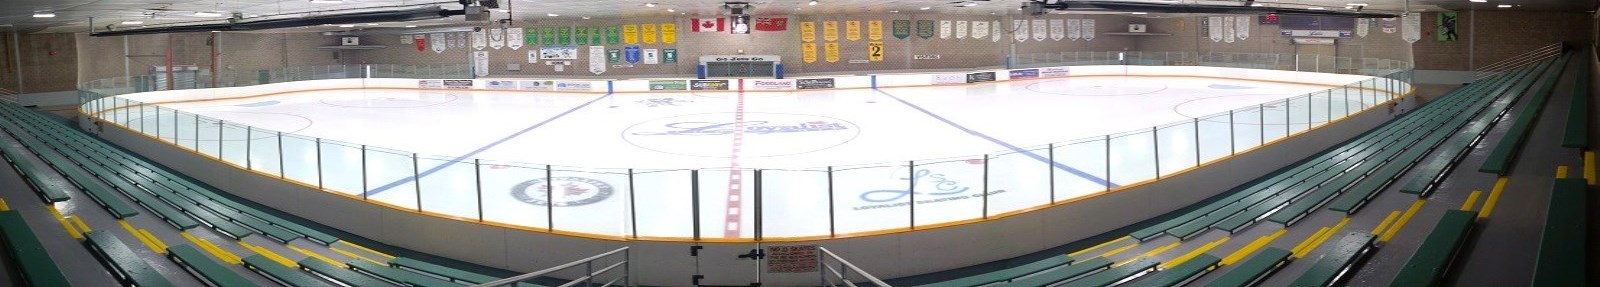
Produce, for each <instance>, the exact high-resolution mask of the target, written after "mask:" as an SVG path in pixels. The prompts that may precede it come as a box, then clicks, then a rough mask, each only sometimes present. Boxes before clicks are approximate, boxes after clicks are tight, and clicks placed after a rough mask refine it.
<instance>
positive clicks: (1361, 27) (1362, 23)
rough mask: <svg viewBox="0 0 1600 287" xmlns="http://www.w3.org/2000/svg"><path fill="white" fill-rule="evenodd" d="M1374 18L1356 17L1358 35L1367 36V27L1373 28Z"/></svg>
mask: <svg viewBox="0 0 1600 287" xmlns="http://www.w3.org/2000/svg"><path fill="white" fill-rule="evenodd" d="M1371 25H1372V19H1367V18H1356V36H1360V37H1366V36H1367V29H1371V27H1369V26H1371Z"/></svg>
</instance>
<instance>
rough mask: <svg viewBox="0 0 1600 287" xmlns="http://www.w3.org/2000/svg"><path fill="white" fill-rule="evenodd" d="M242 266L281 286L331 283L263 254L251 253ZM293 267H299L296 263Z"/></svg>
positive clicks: (318, 286)
mask: <svg viewBox="0 0 1600 287" xmlns="http://www.w3.org/2000/svg"><path fill="white" fill-rule="evenodd" d="M244 267H245V268H249V269H250V270H251V271H255V272H256V274H261V276H264V277H267V279H272V281H273V282H277V283H278V284H280V285H283V286H291V287H332V286H333V284H328V283H327V282H323V281H322V280H320V279H317V278H316V277H312V275H311V274H307V273H304V272H300V271H299V270H296V269H294V268H291V267H290V266H283V264H278V262H275V261H272V259H268V258H267V256H265V255H259V254H258V255H251V256H250V257H245V258H244ZM294 267H299V265H296V266H294Z"/></svg>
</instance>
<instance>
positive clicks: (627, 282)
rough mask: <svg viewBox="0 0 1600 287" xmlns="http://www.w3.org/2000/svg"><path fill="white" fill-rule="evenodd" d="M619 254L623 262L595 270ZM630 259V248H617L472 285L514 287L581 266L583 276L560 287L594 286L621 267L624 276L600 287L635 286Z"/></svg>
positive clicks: (480, 286)
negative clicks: (597, 281)
mask: <svg viewBox="0 0 1600 287" xmlns="http://www.w3.org/2000/svg"><path fill="white" fill-rule="evenodd" d="M618 253H621V254H622V260H621V261H618V262H616V263H612V264H611V265H606V266H605V268H600V269H599V270H595V269H594V263H595V261H598V260H600V259H604V258H606V257H609V256H611V255H616V254H618ZM630 259H632V255H630V254H629V252H628V247H623V248H617V249H616V250H611V251H608V252H606V253H600V254H599V255H595V256H589V258H584V259H578V260H577V261H572V262H569V263H567V264H561V265H558V266H556V267H550V268H545V269H544V270H539V271H534V272H533V273H528V274H522V275H517V276H512V277H509V278H506V279H500V280H495V281H493V282H488V283H483V284H478V285H472V286H476V287H487V286H513V285H516V284H517V283H521V282H522V281H526V280H530V279H534V278H538V277H539V276H544V275H545V274H550V273H552V272H556V271H561V270H566V269H568V268H573V267H577V266H580V265H581V266H583V276H580V277H578V278H573V279H572V281H569V282H567V283H566V284H561V285H560V286H559V287H567V286H574V285H577V284H583V286H594V282H595V277H597V276H599V275H602V274H606V273H607V272H610V271H612V270H617V268H619V267H620V268H621V269H622V271H620V272H622V274H621V275H620V276H617V278H613V279H611V280H610V281H606V282H605V284H602V285H600V286H613V285H614V284H617V283H619V282H620V283H621V286H633V284H632V282H631V281H632V280H631V279H632V277H629V276H628V274H629V273H630V272H628V260H630Z"/></svg>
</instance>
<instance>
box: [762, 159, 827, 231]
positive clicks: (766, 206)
mask: <svg viewBox="0 0 1600 287" xmlns="http://www.w3.org/2000/svg"><path fill="white" fill-rule="evenodd" d="M828 192H829V189H828V172H827V171H826V170H775V169H768V170H762V171H761V214H762V218H761V220H762V223H761V226H762V231H761V234H762V237H764V238H774V237H778V238H781V237H802V236H816V235H827V234H829V223H830V222H829V221H830V219H832V218H833V217H834V216H835V214H834V213H832V212H827V211H828V210H829V209H828V202H829V201H828V198H829V197H830V194H829V193H828ZM818 211H824V212H818Z"/></svg>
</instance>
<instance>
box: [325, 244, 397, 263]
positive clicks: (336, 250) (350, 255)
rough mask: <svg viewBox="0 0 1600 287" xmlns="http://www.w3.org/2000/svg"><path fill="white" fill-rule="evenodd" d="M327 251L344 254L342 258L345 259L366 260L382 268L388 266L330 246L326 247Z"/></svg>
mask: <svg viewBox="0 0 1600 287" xmlns="http://www.w3.org/2000/svg"><path fill="white" fill-rule="evenodd" d="M328 250H333V252H335V253H339V254H344V256H346V257H350V258H358V259H361V260H366V261H367V262H372V264H378V265H382V266H388V265H389V264H388V263H383V262H378V261H377V260H372V258H367V257H366V256H361V255H360V254H356V253H355V252H350V251H344V250H343V249H339V248H336V247H331V246H330V247H328Z"/></svg>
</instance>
